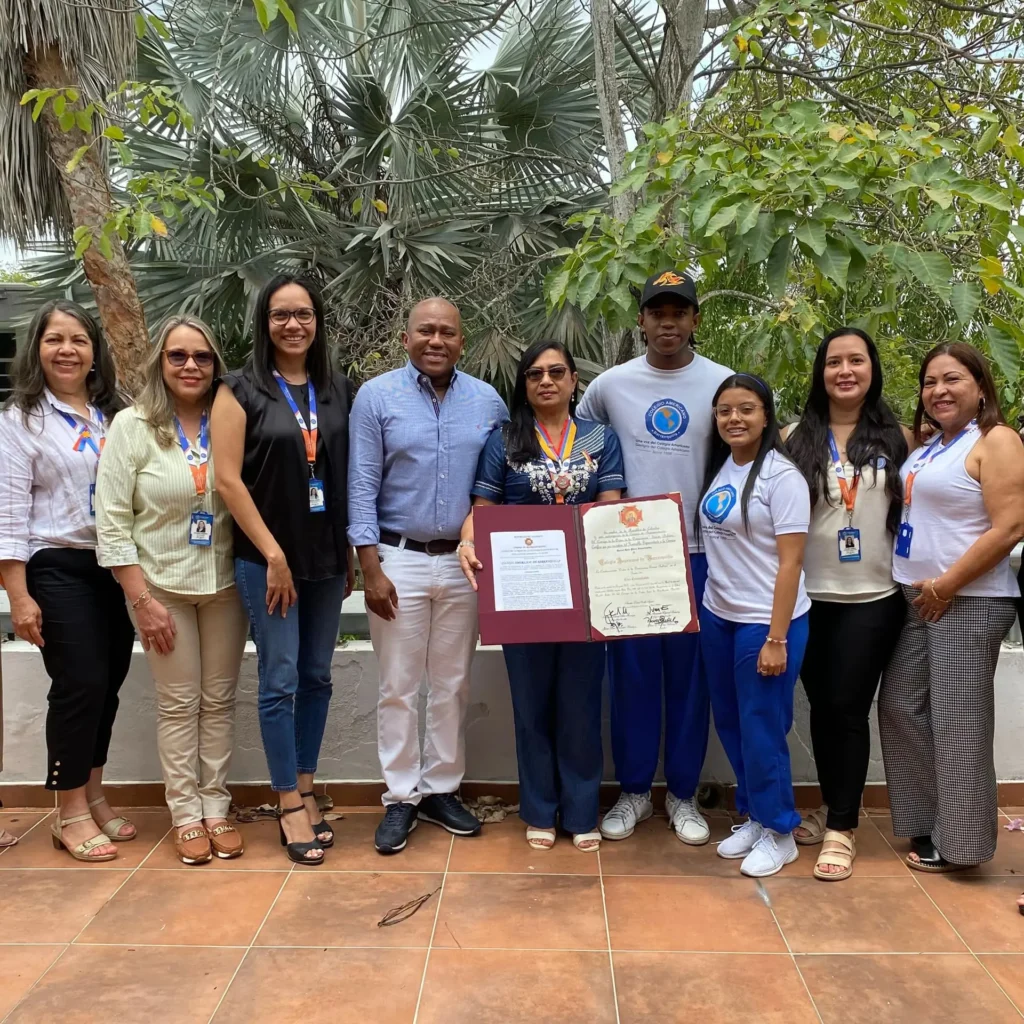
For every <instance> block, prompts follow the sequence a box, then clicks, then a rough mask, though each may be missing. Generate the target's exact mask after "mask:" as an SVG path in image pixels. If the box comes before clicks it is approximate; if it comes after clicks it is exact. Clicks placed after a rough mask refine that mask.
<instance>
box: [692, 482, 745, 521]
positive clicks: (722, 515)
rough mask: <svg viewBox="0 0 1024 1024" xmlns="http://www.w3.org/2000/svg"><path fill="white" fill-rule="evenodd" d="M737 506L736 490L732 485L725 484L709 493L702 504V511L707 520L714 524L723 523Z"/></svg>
mask: <svg viewBox="0 0 1024 1024" xmlns="http://www.w3.org/2000/svg"><path fill="white" fill-rule="evenodd" d="M735 506H736V488H735V487H733V485H732V484H724V485H723V486H722V487H716V488H715V489H714V490H713V491H709V492H708V493H707V495H705V497H704V500H703V501H702V502H701V506H700V510H701V512H702V513H703V515H704V518H705V519H708V520H710V521H711V522H712V523H722V522H725V520H726V519H727V518H728V517H729V513H730V512H731V511H732V510H733V508H735Z"/></svg>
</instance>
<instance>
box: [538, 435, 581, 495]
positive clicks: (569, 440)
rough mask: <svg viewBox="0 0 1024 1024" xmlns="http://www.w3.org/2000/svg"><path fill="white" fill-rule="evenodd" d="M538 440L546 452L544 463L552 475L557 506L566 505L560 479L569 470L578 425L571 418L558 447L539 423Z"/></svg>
mask: <svg viewBox="0 0 1024 1024" xmlns="http://www.w3.org/2000/svg"><path fill="white" fill-rule="evenodd" d="M537 440H538V441H539V442H540V447H541V451H543V452H544V456H545V458H544V461H545V462H546V463H547V467H548V473H549V474H550V475H551V486H552V488H553V490H554V492H555V504H556V505H564V504H565V495H564V494H563V493H562V492H561V491H560V490H559V488H558V484H557V481H558V478H559V476H561V475H562V474H564V473H565V472H566V471H567V470H568V468H569V461H570V458H571V456H572V446H573V444H574V443H575V441H576V423H575V422H574V421H573V418H572V417H571V416H570V417H568V418H567V419H566V421H565V423H564V424H563V425H562V433H561V435H560V436H559V438H558V444H557V445H556V444H555V443H554V441H552V439H551V435H550V434H549V433H548V432H547V430H546V429H545V428H544V425H543V424H542V423H537Z"/></svg>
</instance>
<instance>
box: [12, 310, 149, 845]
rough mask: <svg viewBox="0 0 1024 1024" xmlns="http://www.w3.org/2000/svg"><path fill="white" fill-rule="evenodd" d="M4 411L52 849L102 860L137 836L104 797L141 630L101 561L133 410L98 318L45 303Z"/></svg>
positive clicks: (24, 634)
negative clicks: (39, 697) (98, 511)
mask: <svg viewBox="0 0 1024 1024" xmlns="http://www.w3.org/2000/svg"><path fill="white" fill-rule="evenodd" d="M11 383H12V386H13V387H12V392H11V397H10V398H9V399H8V401H7V404H6V406H5V407H4V411H3V413H2V414H0V451H3V458H2V459H0V575H2V577H3V583H4V586H5V587H6V589H7V592H8V594H9V595H10V601H11V620H12V622H13V625H14V631H15V632H16V633H17V635H18V636H19V637H21V638H22V639H23V640H28V641H29V642H30V643H33V644H36V645H37V646H38V647H39V648H40V649H41V652H42V656H43V664H44V665H45V667H46V671H47V674H48V675H49V677H50V692H49V693H48V694H47V703H48V710H47V714H46V746H47V759H48V764H47V769H46V788H47V789H50V790H55V791H56V792H57V794H58V795H57V801H58V812H57V820H56V822H55V823H54V825H53V844H54V846H55V847H56V848H57V849H64V850H67V851H68V853H70V854H71V856H72V857H74V858H75V859H76V860H80V861H85V862H88V863H92V862H95V861H109V860H113V859H114V858H115V857H116V856H117V849H116V847H115V846H113V845H112V844H113V843H118V842H125V841H127V840H129V839H134V838H135V827H134V826H133V825H132V824H131V822H129V821H128V820H127V819H125V818H122V817H118V816H117V815H115V813H114V811H113V810H111V808H110V806H109V805H108V804H107V801H106V799H105V797H104V795H103V766H104V764H106V760H107V751H108V748H109V746H110V735H111V730H112V729H113V725H114V717H115V715H116V714H117V706H118V691H119V690H120V689H121V684H122V683H123V682H124V679H125V676H126V675H127V674H128V667H129V665H130V663H131V657H132V643H133V641H134V638H135V631H134V629H133V628H132V624H131V620H130V619H129V618H128V611H127V609H126V608H125V603H124V595H123V594H122V593H121V588H120V587H119V586H118V585H117V581H116V580H115V579H114V577H113V576H112V575H111V574H110V572H109V571H108V570H106V569H102V568H100V566H99V564H98V563H97V561H96V518H95V495H96V468H97V465H98V463H99V460H100V452H101V451H102V449H103V440H104V435H105V432H106V430H107V429H108V428H109V426H110V424H111V422H112V421H113V419H114V416H115V415H116V414H117V413H118V412H119V411H120V409H121V408H122V406H123V403H122V401H121V399H120V398H119V397H118V393H117V382H116V378H115V374H114V364H113V361H112V360H111V358H110V354H109V351H108V349H107V345H106V342H105V340H104V338H103V334H102V332H101V331H100V328H99V325H98V324H97V323H96V321H95V320H94V319H93V318H92V317H91V316H90V315H89V314H88V313H87V312H86V311H85V310H84V309H82V307H81V306H79V305H76V304H75V303H73V302H66V301H63V300H58V301H54V302H47V303H46V304H45V305H44V306H42V307H41V308H40V309H39V311H38V312H37V313H36V315H35V317H34V319H33V320H32V323H31V325H30V326H29V331H28V338H27V340H26V342H25V345H24V347H23V348H22V349H21V350H20V351H19V353H18V355H17V357H16V359H15V361H14V365H13V367H12V368H11Z"/></svg>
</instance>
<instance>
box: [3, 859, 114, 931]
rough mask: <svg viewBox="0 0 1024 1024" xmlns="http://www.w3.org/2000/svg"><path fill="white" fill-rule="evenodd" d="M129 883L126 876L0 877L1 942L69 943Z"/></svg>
mask: <svg viewBox="0 0 1024 1024" xmlns="http://www.w3.org/2000/svg"><path fill="white" fill-rule="evenodd" d="M127 877H128V872H127V871H101V870H100V869H99V868H98V867H83V868H82V869H81V870H80V871H17V870H10V871H7V870H3V871H0V893H2V895H0V937H2V938H3V941H4V942H70V941H71V940H72V939H73V938H74V937H75V936H76V935H77V934H78V933H79V932H80V931H81V930H82V929H83V928H84V927H85V926H86V925H87V924H88V923H89V921H90V920H91V919H92V917H93V915H95V914H96V913H97V912H98V911H99V910H100V908H101V907H102V906H103V905H104V903H106V901H107V900H108V899H109V898H110V897H111V895H112V894H113V893H114V891H115V890H116V889H117V887H118V886H119V885H120V884H121V883H122V882H123V881H124V880H125V879H126V878H127Z"/></svg>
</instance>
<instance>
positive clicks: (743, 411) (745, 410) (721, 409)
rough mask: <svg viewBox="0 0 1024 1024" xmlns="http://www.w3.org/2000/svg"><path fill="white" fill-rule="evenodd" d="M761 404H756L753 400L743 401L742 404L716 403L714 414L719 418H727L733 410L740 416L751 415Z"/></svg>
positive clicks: (761, 407) (760, 407) (761, 406)
mask: <svg viewBox="0 0 1024 1024" xmlns="http://www.w3.org/2000/svg"><path fill="white" fill-rule="evenodd" d="M763 408H764V406H763V405H756V404H755V403H753V402H749V403H744V404H743V405H736V406H732V405H718V406H715V415H716V416H717V417H718V418H719V419H720V420H727V419H728V418H729V417H730V416H731V415H732V414H733V412H734V411H735V412H738V413H739V414H740V415H741V416H753V415H754V413H756V412H757V410H758V409H763Z"/></svg>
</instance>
